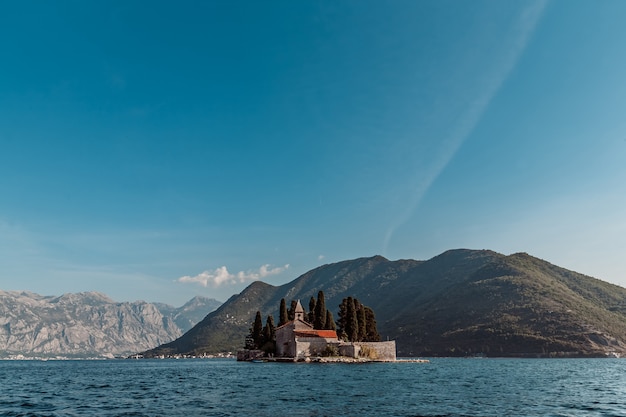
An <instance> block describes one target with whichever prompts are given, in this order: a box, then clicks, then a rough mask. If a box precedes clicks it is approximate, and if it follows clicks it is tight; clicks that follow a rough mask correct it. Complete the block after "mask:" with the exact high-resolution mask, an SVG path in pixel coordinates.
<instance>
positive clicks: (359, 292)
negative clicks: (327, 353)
mask: <svg viewBox="0 0 626 417" xmlns="http://www.w3.org/2000/svg"><path fill="white" fill-rule="evenodd" d="M319 290H323V291H324V293H325V296H326V305H327V306H328V307H329V308H331V309H332V310H333V314H335V316H336V309H337V305H338V304H339V302H340V301H341V299H342V298H344V297H347V296H356V297H357V298H359V300H361V301H362V302H363V303H364V304H366V305H368V306H370V307H372V308H373V309H374V311H375V312H376V317H377V321H378V328H379V332H380V334H381V335H382V336H383V338H385V339H386V338H387V337H389V338H390V339H395V340H396V341H397V347H398V354H399V355H400V356H426V355H433V356H436V355H445V356H451V355H452V356H455V355H474V354H484V355H490V356H602V355H605V354H608V353H611V352H615V353H624V354H626V324H625V323H626V289H624V288H621V287H618V286H616V285H612V284H609V283H606V282H603V281H600V280H597V279H594V278H590V277H587V276H584V275H581V274H578V273H575V272H572V271H568V270H566V269H563V268H560V267H557V266H555V265H552V264H550V263H548V262H545V261H543V260H540V259H537V258H534V257H532V256H529V255H527V254H513V255H510V256H505V255H502V254H499V253H496V252H492V251H486V250H482V251H476V250H467V249H460V250H452V251H447V252H445V253H443V254H441V255H439V256H436V257H434V258H432V259H430V260H428V261H415V260H399V261H389V260H387V259H385V258H383V257H381V256H375V257H372V258H359V259H355V260H351V261H344V262H339V263H335V264H329V265H324V266H321V267H319V268H316V269H314V270H312V271H310V272H307V273H305V274H304V275H302V276H300V277H299V278H297V279H295V280H294V281H292V282H290V283H288V284H285V285H282V286H280V287H274V286H271V285H268V284H264V283H261V282H255V283H254V284H252V285H251V286H250V287H248V288H247V289H246V290H244V291H243V292H242V293H241V294H239V295H236V296H233V297H231V299H230V300H228V301H227V302H226V303H225V304H224V305H223V306H222V307H221V308H219V309H218V310H216V311H215V312H213V313H211V314H209V315H208V316H207V317H206V318H205V320H203V321H202V322H201V323H199V324H198V325H196V326H195V327H194V328H193V329H192V330H191V331H190V332H188V333H187V334H185V335H183V336H181V337H180V338H179V339H177V340H175V341H173V342H171V343H169V344H167V345H165V346H160V347H158V348H156V349H153V350H150V351H148V352H146V353H145V354H146V356H152V355H157V354H166V355H167V354H182V353H193V354H200V353H204V352H207V353H216V352H220V351H234V350H236V349H237V348H239V347H240V346H241V345H242V343H243V339H244V337H245V334H246V333H247V331H248V329H249V327H250V325H251V321H252V319H253V317H254V313H255V312H256V311H257V310H259V311H261V312H262V314H263V315H264V316H265V315H267V314H273V315H274V317H275V318H276V317H277V308H278V305H279V301H280V299H281V298H285V299H286V300H287V301H289V300H291V299H300V300H302V302H303V304H305V305H308V300H309V298H310V297H311V296H315V295H317V291H319Z"/></svg>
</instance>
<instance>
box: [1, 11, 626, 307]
mask: <svg viewBox="0 0 626 417" xmlns="http://www.w3.org/2000/svg"><path fill="white" fill-rule="evenodd" d="M1 9H2V12H1V13H0V61H1V62H2V65H0V289H4V290H29V291H33V292H37V293H41V294H61V293H65V292H77V291H91V290H95V291H102V292H105V293H107V294H108V295H110V296H111V297H112V298H114V299H116V300H119V301H125V300H138V299H143V300H147V301H162V302H168V303H170V304H174V305H180V304H182V303H184V302H185V301H186V300H187V299H189V298H191V297H193V296H194V295H205V296H209V297H214V298H217V299H219V300H222V301H224V300H226V299H227V298H228V297H229V296H230V295H232V294H234V293H237V292H239V291H241V290H242V289H243V288H244V287H245V286H246V285H248V284H249V283H250V282H251V280H254V279H263V280H264V281H266V282H269V283H271V284H282V283H285V282H288V281H290V280H292V279H294V278H296V277H298V276H299V275H300V274H302V273H304V272H306V271H308V270H310V269H312V268H314V267H317V266H319V265H321V264H324V263H329V262H335V261H340V260H345V259H351V258H356V257H362V256H371V255H375V254H382V255H384V256H386V257H387V258H389V259H400V258H413V259H429V258H431V257H432V256H435V255H437V254H439V253H441V252H443V251H445V250H447V249H452V248H461V247H463V248H473V249H492V250H495V251H498V252H501V253H505V254H510V253H514V252H520V251H523V252H528V253H530V254H532V255H534V256H537V257H540V258H543V259H546V260H548V261H550V262H552V263H555V264H557V265H560V266H563V267H566V268H568V269H572V270H576V271H578V272H582V273H585V274H588V275H591V276H594V277H597V278H600V279H603V280H606V281H610V282H613V283H616V284H619V285H622V286H626V261H624V255H623V254H624V250H625V249H626V216H625V215H624V213H625V211H624V207H626V193H625V192H624V186H623V184H624V183H626V164H625V163H624V161H626V118H625V117H624V114H626V82H625V81H624V80H625V77H624V74H626V53H624V51H625V49H624V44H625V41H626V25H624V24H623V22H624V19H625V18H626V2H622V1H603V2H591V1H576V0H561V1H546V2H544V1H519V2H518V1H509V2H495V1H472V2H465V1H428V2H427V1H423V2H421V1H413V0H411V1H392V2H367V1H343V2H331V1H325V2H291V1H284V2H281V1H274V2H269V3H268V2H208V1H199V2H190V1H183V2H177V3H176V4H174V3H172V2H158V1H154V2H136V1H135V2H134V1H119V2H118V1H109V2H83V1H59V2H46V1H24V2H12V3H4V4H3V5H2V6H1Z"/></svg>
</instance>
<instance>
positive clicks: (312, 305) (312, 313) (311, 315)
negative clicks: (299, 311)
mask: <svg viewBox="0 0 626 417" xmlns="http://www.w3.org/2000/svg"><path fill="white" fill-rule="evenodd" d="M315 304H316V302H315V297H311V299H310V300H309V323H311V324H314V323H315V313H316V310H315Z"/></svg>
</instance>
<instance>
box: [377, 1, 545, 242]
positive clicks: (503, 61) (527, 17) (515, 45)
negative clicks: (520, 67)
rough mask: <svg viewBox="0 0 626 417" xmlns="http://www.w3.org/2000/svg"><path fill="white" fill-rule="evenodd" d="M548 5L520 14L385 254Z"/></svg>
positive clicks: (389, 235)
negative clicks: (490, 73) (487, 79)
mask: <svg viewBox="0 0 626 417" xmlns="http://www.w3.org/2000/svg"><path fill="white" fill-rule="evenodd" d="M546 4H547V0H540V1H536V2H534V3H532V4H531V5H529V6H528V7H527V8H526V9H524V10H523V11H522V12H521V13H520V16H519V18H518V20H517V22H516V23H517V24H516V25H515V26H514V27H513V29H512V42H511V43H512V45H511V46H510V47H509V48H507V49H506V52H505V53H504V54H503V55H502V56H501V57H500V60H499V62H498V63H497V65H496V66H495V70H494V74H493V76H492V77H491V78H490V82H489V83H488V84H487V85H486V88H484V89H483V91H482V92H481V93H480V94H479V95H478V96H477V97H475V98H474V100H472V101H471V103H472V104H471V105H470V106H469V107H468V108H467V111H465V112H464V113H463V114H461V117H460V122H459V123H458V124H457V125H456V127H455V128H454V129H453V130H452V131H451V132H450V134H449V135H448V136H447V137H446V138H445V140H444V141H443V149H442V150H441V152H439V155H438V158H437V159H436V160H435V161H434V163H433V165H432V166H431V169H430V170H429V172H428V173H427V174H426V175H425V176H424V177H423V178H422V179H421V180H420V181H419V182H418V183H417V184H416V186H415V188H414V192H413V193H412V197H411V200H410V201H409V204H408V205H407V207H406V209H405V210H404V211H403V212H402V213H401V215H400V216H398V217H397V218H396V221H395V222H394V223H392V224H391V226H390V227H389V229H388V230H387V233H386V234H385V239H384V241H383V254H386V253H387V249H388V247H389V242H390V241H391V239H392V237H393V234H394V233H395V231H396V230H397V229H398V228H399V227H400V226H402V225H403V224H404V223H406V222H407V221H408V220H409V219H410V218H411V217H412V215H413V213H414V212H415V210H416V209H417V207H418V206H419V204H420V202H421V200H422V198H423V197H424V195H425V194H426V192H427V191H428V190H429V189H430V187H431V185H432V184H433V182H435V180H436V179H437V178H438V177H439V175H440V174H441V173H442V172H443V170H444V169H445V168H446V167H447V166H448V164H449V163H450V160H451V159H452V158H453V157H454V155H455V154H456V153H457V151H458V150H459V148H460V147H461V145H462V144H463V142H464V141H465V140H466V139H467V137H468V136H469V135H470V134H471V133H472V131H473V130H474V128H475V127H476V125H477V124H478V122H479V121H480V119H481V118H482V116H483V114H484V112H485V110H486V109H487V107H489V104H490V103H491V100H492V99H493V98H494V97H495V95H496V94H497V93H498V91H499V90H500V87H501V86H502V84H503V83H504V81H505V80H506V79H507V78H508V76H509V74H510V73H511V71H512V70H513V69H514V68H515V66H516V65H517V61H518V60H519V58H520V56H521V55H522V53H523V52H524V49H526V45H527V44H528V41H529V40H530V38H531V36H532V34H533V32H534V30H535V27H536V26H537V23H538V22H539V20H540V19H541V16H542V14H543V11H544V9H545V6H546Z"/></svg>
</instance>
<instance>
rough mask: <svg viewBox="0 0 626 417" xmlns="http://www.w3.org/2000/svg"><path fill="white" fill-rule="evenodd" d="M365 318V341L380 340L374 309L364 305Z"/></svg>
mask: <svg viewBox="0 0 626 417" xmlns="http://www.w3.org/2000/svg"><path fill="white" fill-rule="evenodd" d="M365 319H366V322H367V324H366V328H367V329H366V336H365V341H366V342H380V334H378V329H377V328H376V317H375V315H374V310H372V309H371V308H369V307H365Z"/></svg>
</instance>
